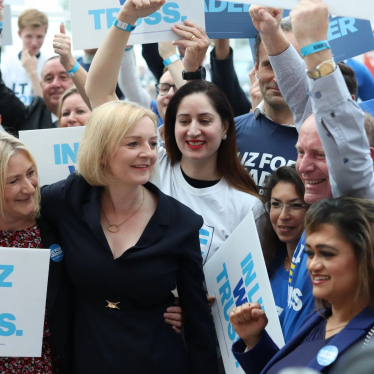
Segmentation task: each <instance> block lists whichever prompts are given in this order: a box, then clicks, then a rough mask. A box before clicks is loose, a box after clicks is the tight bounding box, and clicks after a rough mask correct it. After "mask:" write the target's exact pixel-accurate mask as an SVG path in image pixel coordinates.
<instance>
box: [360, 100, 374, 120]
mask: <svg viewBox="0 0 374 374" xmlns="http://www.w3.org/2000/svg"><path fill="white" fill-rule="evenodd" d="M358 105H359V106H360V107H361V109H362V110H363V111H364V112H367V113H369V114H371V115H372V116H373V117H374V99H373V100H369V101H364V102H363V103H360V104H358Z"/></svg>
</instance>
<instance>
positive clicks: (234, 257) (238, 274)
mask: <svg viewBox="0 0 374 374" xmlns="http://www.w3.org/2000/svg"><path fill="white" fill-rule="evenodd" d="M204 273H205V280H206V285H207V288H208V294H209V295H211V296H215V297H216V299H217V301H216V302H215V303H214V304H213V306H212V313H213V318H214V324H215V327H216V332H217V336H218V341H219V345H220V349H221V354H222V359H223V363H224V365H225V371H226V374H235V373H238V374H239V373H242V372H243V369H241V367H240V365H239V363H238V362H237V361H236V359H235V357H234V355H233V354H232V352H231V346H232V344H233V343H234V342H235V341H236V340H238V338H239V336H238V335H237V334H236V332H235V330H234V329H233V327H232V325H231V323H230V321H229V315H230V313H231V311H232V310H233V309H234V307H236V306H239V305H242V304H243V303H244V302H258V303H259V304H261V306H262V308H263V309H264V310H265V312H266V315H267V317H268V319H269V323H268V325H267V327H266V331H267V332H268V334H269V335H270V337H271V338H272V339H273V341H274V342H275V343H276V344H277V345H278V347H279V348H281V347H282V346H283V345H284V338H283V334H282V329H281V326H280V323H279V318H278V313H277V310H276V306H275V302H274V297H273V293H272V290H271V285H270V281H269V278H268V274H267V270H266V266H265V260H264V257H263V255H262V249H261V245H260V240H259V238H258V234H257V229H256V224H255V220H254V217H253V213H252V212H250V213H249V214H248V216H247V217H246V218H245V219H244V220H243V221H242V222H241V223H240V225H239V226H238V227H237V228H236V229H235V231H234V232H233V233H232V234H231V235H230V236H229V238H228V239H227V240H226V241H225V242H224V243H223V244H222V246H221V247H220V248H219V250H218V251H217V252H216V253H215V254H214V256H213V257H212V258H211V259H210V260H209V261H208V262H207V264H206V265H205V266H204Z"/></svg>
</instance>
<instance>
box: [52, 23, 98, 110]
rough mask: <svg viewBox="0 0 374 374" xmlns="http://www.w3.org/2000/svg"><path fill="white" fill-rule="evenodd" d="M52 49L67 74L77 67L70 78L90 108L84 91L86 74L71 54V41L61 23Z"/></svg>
mask: <svg viewBox="0 0 374 374" xmlns="http://www.w3.org/2000/svg"><path fill="white" fill-rule="evenodd" d="M53 48H54V51H55V53H57V54H58V55H59V56H60V62H61V65H62V66H63V67H64V68H65V70H66V71H67V72H69V71H71V70H75V69H76V67H78V70H76V71H75V73H74V76H72V77H71V78H72V81H73V82H74V85H75V87H76V88H77V90H78V92H79V94H80V95H81V96H82V99H83V100H84V101H85V103H86V104H87V105H88V107H89V108H90V107H91V105H90V101H89V100H88V97H87V95H86V91H85V89H84V86H85V84H86V80H87V72H86V70H84V69H83V68H82V66H80V65H79V64H77V61H76V59H75V58H74V57H73V55H72V53H71V40H70V37H69V36H68V35H66V32H65V25H64V24H63V23H62V24H61V25H60V33H59V34H56V35H55V37H54V39H53ZM76 64H77V65H76Z"/></svg>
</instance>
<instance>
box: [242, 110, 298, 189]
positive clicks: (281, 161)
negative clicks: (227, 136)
mask: <svg viewBox="0 0 374 374" xmlns="http://www.w3.org/2000/svg"><path fill="white" fill-rule="evenodd" d="M235 124H236V139H237V144H238V150H239V158H240V161H241V163H242V164H243V165H244V166H246V168H247V169H248V170H249V172H250V173H251V175H252V177H253V179H254V181H255V183H256V184H257V186H258V187H259V189H260V193H262V190H261V187H262V185H263V183H264V180H265V178H266V177H267V176H268V175H269V174H271V173H272V172H273V171H274V170H276V169H278V168H279V167H280V166H286V165H292V164H294V163H295V162H296V158H297V152H296V148H295V145H296V142H297V137H298V134H297V131H296V128H295V127H290V126H283V125H279V124H278V123H275V122H273V121H271V120H269V119H268V118H266V117H265V116H264V115H263V114H261V112H260V111H259V109H256V110H255V112H254V113H248V114H244V115H242V116H240V117H236V118H235Z"/></svg>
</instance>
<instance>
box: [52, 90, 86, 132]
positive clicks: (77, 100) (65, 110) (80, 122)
mask: <svg viewBox="0 0 374 374" xmlns="http://www.w3.org/2000/svg"><path fill="white" fill-rule="evenodd" d="M90 114H91V110H90V109H89V108H88V106H87V105H86V103H85V102H84V100H83V99H82V96H81V95H79V94H72V95H70V96H68V97H67V98H66V99H65V100H64V102H63V103H62V107H61V117H60V118H59V124H60V127H76V126H84V125H85V124H86V122H87V120H88V118H89V116H90Z"/></svg>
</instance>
